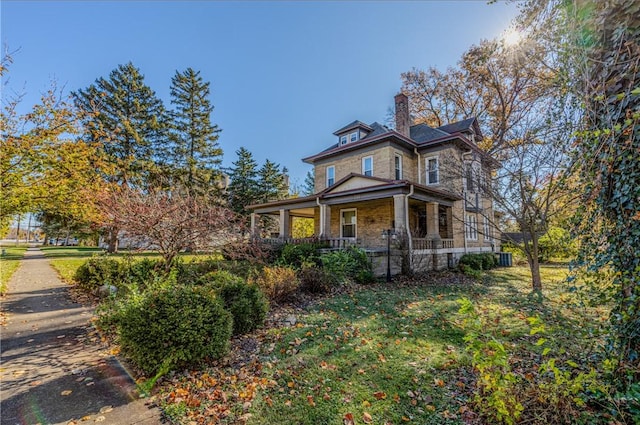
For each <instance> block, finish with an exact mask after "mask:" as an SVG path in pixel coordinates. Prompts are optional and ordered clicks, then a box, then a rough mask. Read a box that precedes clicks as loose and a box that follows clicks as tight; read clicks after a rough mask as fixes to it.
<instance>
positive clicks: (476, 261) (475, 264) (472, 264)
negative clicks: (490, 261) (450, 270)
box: [458, 254, 482, 270]
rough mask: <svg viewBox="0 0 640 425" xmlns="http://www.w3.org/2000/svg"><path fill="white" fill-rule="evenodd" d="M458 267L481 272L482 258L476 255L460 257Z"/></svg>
mask: <svg viewBox="0 0 640 425" xmlns="http://www.w3.org/2000/svg"><path fill="white" fill-rule="evenodd" d="M458 265H459V266H460V268H461V269H462V266H468V267H469V268H471V269H472V270H482V257H481V256H480V255H478V254H464V255H463V256H462V257H460V261H458Z"/></svg>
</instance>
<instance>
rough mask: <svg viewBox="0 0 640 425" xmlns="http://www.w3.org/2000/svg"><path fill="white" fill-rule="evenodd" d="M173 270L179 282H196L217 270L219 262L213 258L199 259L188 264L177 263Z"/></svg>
mask: <svg viewBox="0 0 640 425" xmlns="http://www.w3.org/2000/svg"><path fill="white" fill-rule="evenodd" d="M176 263H177V264H176V265H175V266H174V268H175V269H176V270H177V271H178V281H179V282H196V281H197V280H198V279H199V278H201V277H202V276H203V275H205V274H207V273H209V272H211V271H214V270H218V268H219V265H220V261H219V260H217V259H214V258H206V259H199V260H198V261H191V262H189V263H185V262H180V261H177V262H176Z"/></svg>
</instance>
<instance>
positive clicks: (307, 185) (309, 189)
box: [302, 171, 316, 196]
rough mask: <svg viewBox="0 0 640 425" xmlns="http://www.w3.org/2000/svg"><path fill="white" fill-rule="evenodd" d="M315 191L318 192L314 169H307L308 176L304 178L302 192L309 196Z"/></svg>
mask: <svg viewBox="0 0 640 425" xmlns="http://www.w3.org/2000/svg"><path fill="white" fill-rule="evenodd" d="M314 193H316V176H315V174H313V171H307V176H306V177H305V178H304V186H303V187H302V194H303V195H305V196H309V195H313V194H314Z"/></svg>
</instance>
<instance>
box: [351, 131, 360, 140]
mask: <svg viewBox="0 0 640 425" xmlns="http://www.w3.org/2000/svg"><path fill="white" fill-rule="evenodd" d="M357 140H358V132H357V131H355V132H353V133H351V134H350V135H349V141H351V142H356V141H357Z"/></svg>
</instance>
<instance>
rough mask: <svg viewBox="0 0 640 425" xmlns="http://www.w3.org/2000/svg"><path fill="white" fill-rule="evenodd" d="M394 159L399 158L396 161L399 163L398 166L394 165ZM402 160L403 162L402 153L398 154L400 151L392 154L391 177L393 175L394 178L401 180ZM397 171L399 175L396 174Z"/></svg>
mask: <svg viewBox="0 0 640 425" xmlns="http://www.w3.org/2000/svg"><path fill="white" fill-rule="evenodd" d="M396 159H399V160H400V161H399V162H398V163H399V165H400V167H396ZM402 162H403V161H402V154H400V153H397V152H396V153H395V154H394V155H393V177H394V178H395V179H396V180H402V175H403V172H404V170H403V169H402ZM397 171H400V175H399V176H398V175H397V174H398V173H397Z"/></svg>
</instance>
